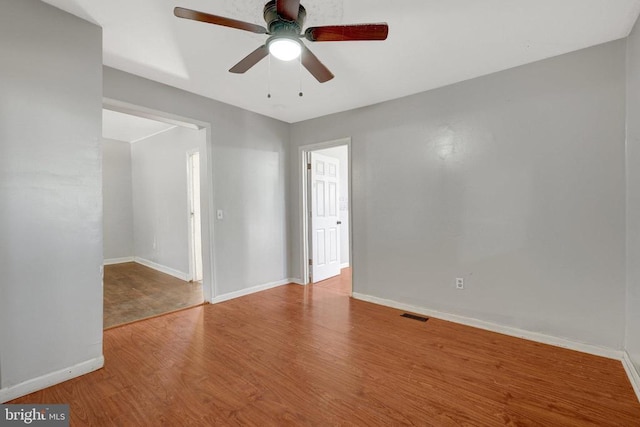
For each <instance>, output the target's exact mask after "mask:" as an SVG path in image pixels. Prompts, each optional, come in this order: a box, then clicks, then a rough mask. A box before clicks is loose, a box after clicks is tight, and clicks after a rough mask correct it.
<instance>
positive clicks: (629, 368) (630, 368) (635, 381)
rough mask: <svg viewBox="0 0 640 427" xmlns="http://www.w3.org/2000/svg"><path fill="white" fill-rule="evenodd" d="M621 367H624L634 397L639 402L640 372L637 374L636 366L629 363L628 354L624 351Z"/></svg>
mask: <svg viewBox="0 0 640 427" xmlns="http://www.w3.org/2000/svg"><path fill="white" fill-rule="evenodd" d="M622 366H624V370H625V371H626V372H627V376H628V377H629V381H630V382H631V386H632V387H633V391H635V392H636V397H637V398H638V401H640V372H638V370H637V369H636V366H635V365H634V364H633V362H632V361H631V357H630V356H629V353H627V352H626V351H623V352H622Z"/></svg>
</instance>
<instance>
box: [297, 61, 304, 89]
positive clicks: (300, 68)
mask: <svg viewBox="0 0 640 427" xmlns="http://www.w3.org/2000/svg"><path fill="white" fill-rule="evenodd" d="M298 58H299V62H298V81H299V82H300V92H299V93H298V96H302V95H303V93H302V55H300V56H299V57H298Z"/></svg>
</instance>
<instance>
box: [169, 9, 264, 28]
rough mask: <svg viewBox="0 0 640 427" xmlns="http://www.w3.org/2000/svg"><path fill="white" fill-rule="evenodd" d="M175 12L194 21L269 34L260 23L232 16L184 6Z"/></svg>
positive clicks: (180, 16) (179, 16) (174, 12)
mask: <svg viewBox="0 0 640 427" xmlns="http://www.w3.org/2000/svg"><path fill="white" fill-rule="evenodd" d="M173 14H174V15H175V16H177V17H178V18H184V19H191V20H193V21H200V22H206V23H208V24H215V25H222V26H224V27H229V28H236V29H238V30H245V31H250V32H252V33H257V34H267V29H266V28H264V27H262V26H260V25H256V24H251V23H249V22H244V21H238V20H235V19H231V18H225V17H224V16H216V15H211V14H208V13H204V12H198V11H197V10H191V9H185V8H183V7H176V8H175V9H173Z"/></svg>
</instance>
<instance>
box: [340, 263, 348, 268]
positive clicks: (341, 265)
mask: <svg viewBox="0 0 640 427" xmlns="http://www.w3.org/2000/svg"><path fill="white" fill-rule="evenodd" d="M349 265H350V264H349V263H348V262H343V263H342V264H340V269H343V268H349Z"/></svg>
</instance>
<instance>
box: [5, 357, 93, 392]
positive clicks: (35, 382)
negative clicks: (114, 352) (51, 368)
mask: <svg viewBox="0 0 640 427" xmlns="http://www.w3.org/2000/svg"><path fill="white" fill-rule="evenodd" d="M103 366H104V356H100V357H96V358H95V359H90V360H87V361H85V362H81V363H78V364H77V365H73V366H71V367H68V368H65V369H61V370H59V371H55V372H51V373H49V374H45V375H42V376H39V377H37V378H33V379H30V380H27V381H25V382H22V383H20V384H16V385H13V386H11V387H6V388H3V389H0V403H4V402H8V401H10V400H13V399H17V398H18V397H21V396H25V395H27V394H29V393H33V392H34V391H38V390H42V389H44V388H47V387H51V386H52V385H56V384H60V383H61V382H64V381H67V380H70V379H72V378H75V377H79V376H80V375H84V374H88V373H89V372H93V371H96V370H98V369H100V368H102V367H103Z"/></svg>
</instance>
